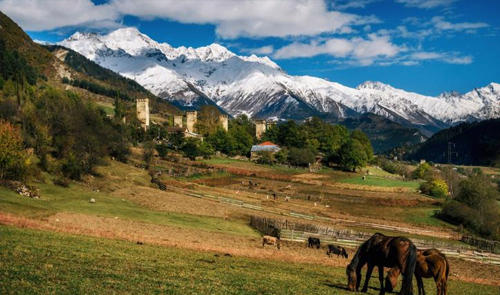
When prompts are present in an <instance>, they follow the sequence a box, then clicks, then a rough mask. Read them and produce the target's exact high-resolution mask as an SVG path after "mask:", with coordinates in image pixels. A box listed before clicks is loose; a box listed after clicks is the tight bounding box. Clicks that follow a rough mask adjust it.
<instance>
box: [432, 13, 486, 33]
mask: <svg viewBox="0 0 500 295" xmlns="http://www.w3.org/2000/svg"><path fill="white" fill-rule="evenodd" d="M431 23H432V24H433V26H434V27H435V28H436V29H438V30H441V31H464V30H471V29H472V30H474V29H481V28H487V27H489V25H488V24H487V23H469V22H464V23H451V22H448V21H445V20H444V17H442V16H435V17H433V18H432V20H431Z"/></svg>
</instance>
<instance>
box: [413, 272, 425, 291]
mask: <svg viewBox="0 0 500 295" xmlns="http://www.w3.org/2000/svg"><path fill="white" fill-rule="evenodd" d="M415 279H417V286H418V295H425V289H424V282H423V280H422V277H421V276H419V275H415Z"/></svg>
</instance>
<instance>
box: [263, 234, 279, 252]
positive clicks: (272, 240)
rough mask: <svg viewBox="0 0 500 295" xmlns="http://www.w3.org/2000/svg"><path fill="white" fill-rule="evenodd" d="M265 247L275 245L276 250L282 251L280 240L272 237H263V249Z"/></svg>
mask: <svg viewBox="0 0 500 295" xmlns="http://www.w3.org/2000/svg"><path fill="white" fill-rule="evenodd" d="M264 245H274V246H276V250H279V249H280V239H278V238H276V237H271V236H263V237H262V248H264Z"/></svg>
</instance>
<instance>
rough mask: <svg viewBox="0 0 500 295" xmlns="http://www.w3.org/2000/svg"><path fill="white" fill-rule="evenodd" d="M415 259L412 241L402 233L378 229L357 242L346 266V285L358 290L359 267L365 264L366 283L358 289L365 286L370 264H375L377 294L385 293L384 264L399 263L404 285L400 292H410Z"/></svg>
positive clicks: (370, 272) (351, 289) (369, 275)
mask: <svg viewBox="0 0 500 295" xmlns="http://www.w3.org/2000/svg"><path fill="white" fill-rule="evenodd" d="M416 260H417V247H415V245H413V243H412V241H410V240H409V239H407V238H404V237H388V236H385V235H383V234H380V233H376V234H374V235H373V236H372V237H371V238H369V239H368V240H367V241H365V242H364V243H363V244H361V246H359V248H358V251H357V252H356V254H355V255H354V257H353V258H352V260H351V263H350V264H349V265H348V266H347V269H346V274H347V289H349V290H350V291H358V289H359V285H360V283H361V269H362V268H363V266H364V265H365V264H368V269H367V270H366V279H365V284H364V285H363V289H361V292H366V291H367V290H368V282H369V280H370V277H371V275H372V271H373V268H374V267H375V266H376V267H378V274H379V281H380V294H381V295H383V294H385V289H384V267H395V266H397V267H399V269H401V270H402V273H403V285H402V286H401V293H400V294H403V295H411V294H413V285H412V279H413V273H414V272H415V264H416Z"/></svg>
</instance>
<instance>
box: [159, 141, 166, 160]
mask: <svg viewBox="0 0 500 295" xmlns="http://www.w3.org/2000/svg"><path fill="white" fill-rule="evenodd" d="M156 151H157V152H158V156H160V158H162V159H165V157H166V156H167V153H168V147H167V146H166V145H164V144H157V145H156Z"/></svg>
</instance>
